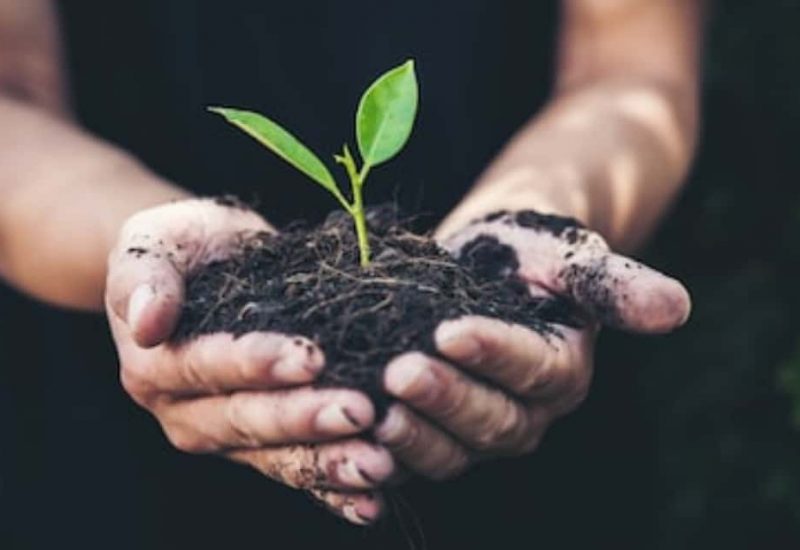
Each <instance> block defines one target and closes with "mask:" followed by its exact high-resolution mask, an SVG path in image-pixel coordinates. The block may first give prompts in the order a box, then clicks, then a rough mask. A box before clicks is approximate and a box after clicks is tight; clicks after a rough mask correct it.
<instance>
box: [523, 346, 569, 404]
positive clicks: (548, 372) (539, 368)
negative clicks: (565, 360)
mask: <svg viewBox="0 0 800 550" xmlns="http://www.w3.org/2000/svg"><path fill="white" fill-rule="evenodd" d="M558 372H559V369H558V366H557V364H556V360H555V359H554V358H553V357H552V354H546V356H545V358H544V359H543V360H542V362H541V363H540V364H539V365H530V366H529V368H526V369H525V370H524V372H523V374H522V378H521V380H520V381H519V383H518V387H517V391H518V393H519V394H520V395H523V396H532V395H534V394H537V393H540V392H543V391H544V392H546V391H547V390H548V389H549V388H550V387H551V386H552V385H553V384H554V382H555V380H556V378H557V375H558Z"/></svg>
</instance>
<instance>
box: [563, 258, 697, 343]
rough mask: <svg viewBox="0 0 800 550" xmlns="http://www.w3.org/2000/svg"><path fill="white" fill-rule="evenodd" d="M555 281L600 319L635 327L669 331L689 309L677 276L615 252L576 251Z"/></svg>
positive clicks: (615, 324) (685, 291)
mask: <svg viewBox="0 0 800 550" xmlns="http://www.w3.org/2000/svg"><path fill="white" fill-rule="evenodd" d="M557 285H558V286H559V287H560V288H561V289H563V290H564V291H565V292H566V293H567V294H569V295H570V296H571V297H572V298H573V299H574V300H575V301H576V302H577V303H578V304H580V305H581V306H583V307H584V308H585V309H586V310H587V311H589V312H590V313H592V314H593V315H594V316H595V317H596V318H597V319H598V320H600V321H601V322H602V323H603V324H606V325H610V326H615V327H618V328H623V329H627V330H632V331H636V332H645V333H663V332H669V331H671V330H673V329H675V328H677V327H679V326H680V325H682V324H684V323H685V322H686V320H687V319H688V318H689V313H690V310H691V299H690V297H689V292H688V291H687V290H686V288H685V287H684V286H683V285H682V284H681V283H680V282H678V281H677V280H675V279H672V278H670V277H667V276H666V275H663V274H661V273H659V272H658V271H655V270H653V269H650V268H649V267H647V266H645V265H642V264H640V263H638V262H636V261H634V260H631V259H629V258H626V257H624V256H619V255H617V254H610V253H602V254H596V253H586V254H583V253H576V254H575V256H573V257H572V258H571V259H570V260H569V261H568V262H567V264H566V266H565V267H564V268H563V269H561V271H560V272H559V274H558V277H557Z"/></svg>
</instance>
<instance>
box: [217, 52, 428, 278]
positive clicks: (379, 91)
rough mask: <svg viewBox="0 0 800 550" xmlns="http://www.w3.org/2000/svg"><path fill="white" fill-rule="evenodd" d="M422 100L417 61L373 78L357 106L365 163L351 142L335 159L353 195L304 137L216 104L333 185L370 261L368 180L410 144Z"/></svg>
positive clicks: (272, 147)
mask: <svg viewBox="0 0 800 550" xmlns="http://www.w3.org/2000/svg"><path fill="white" fill-rule="evenodd" d="M418 102H419V89H418V86H417V77H416V74H415V73H414V61H413V60H408V61H406V62H405V63H403V64H402V65H400V66H399V67H395V68H394V69H392V70H390V71H388V72H386V73H384V74H383V75H381V76H380V77H379V78H378V79H377V80H375V82H373V83H372V84H371V85H370V87H369V88H367V91H366V92H364V95H363V96H361V101H359V104H358V110H357V111H356V141H357V143H358V150H359V153H360V155H361V166H360V167H359V166H358V165H357V163H356V159H355V158H354V157H353V155H352V153H351V152H350V148H349V147H348V146H347V143H345V144H344V146H343V147H342V154H341V155H334V156H333V158H334V160H335V161H336V162H337V163H339V164H341V165H342V166H343V167H344V170H345V172H346V173H347V176H348V178H349V179H350V191H351V200H348V198H347V197H345V195H344V194H343V193H342V191H341V189H340V187H339V185H338V184H337V183H336V180H335V179H334V177H333V176H332V175H331V173H330V171H329V170H328V168H327V167H326V166H325V164H324V163H323V162H322V161H321V160H320V159H319V157H317V155H315V154H314V153H313V152H311V150H310V149H309V148H308V147H306V146H305V145H303V143H302V142H300V140H298V139H297V138H296V137H294V136H293V135H292V134H290V133H289V132H288V131H286V130H284V129H283V128H282V127H281V126H280V125H279V124H277V123H276V122H274V121H272V120H270V119H269V118H267V117H265V116H263V115H260V114H258V113H254V112H251V111H242V110H239V109H229V108H222V107H211V108H210V109H209V110H210V111H212V112H214V113H218V114H220V115H222V116H223V117H225V119H226V120H227V121H228V122H230V123H231V124H233V125H234V126H236V127H238V128H240V129H241V130H243V131H244V132H246V133H247V134H249V135H250V136H252V137H253V138H255V139H256V140H258V141H259V142H260V143H261V144H262V145H264V146H266V147H267V148H269V149H270V150H272V152H273V153H275V154H276V155H278V156H279V157H281V158H282V159H284V160H285V161H286V162H288V163H289V164H291V165H292V166H294V167H295V168H297V169H298V170H300V171H301V172H303V173H304V174H305V175H307V176H308V177H310V178H311V179H312V180H314V181H315V182H317V183H318V184H320V185H321V186H322V187H324V188H325V189H327V190H328V191H329V192H330V193H331V194H332V195H333V196H334V197H335V198H336V200H337V201H339V204H341V205H342V207H343V208H344V209H345V210H346V211H347V212H348V213H349V214H350V216H352V218H353V223H354V224H355V229H356V235H357V238H358V248H359V257H360V259H361V265H362V266H363V267H366V266H368V265H369V261H370V250H369V237H368V235H367V223H366V219H365V217H364V196H363V188H364V182H365V181H366V179H367V176H368V175H369V173H370V171H371V170H372V169H373V168H374V167H376V166H378V165H379V164H383V163H384V162H386V161H388V160H390V159H391V158H393V157H394V156H395V155H397V154H398V153H399V152H400V151H401V150H402V149H403V146H405V144H406V142H407V141H408V138H409V136H410V135H411V129H412V127H413V126H414V119H415V118H416V114H417V104H418Z"/></svg>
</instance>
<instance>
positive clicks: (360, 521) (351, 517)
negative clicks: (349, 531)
mask: <svg viewBox="0 0 800 550" xmlns="http://www.w3.org/2000/svg"><path fill="white" fill-rule="evenodd" d="M342 514H343V515H344V517H345V518H347V520H348V521H350V522H352V523H355V524H356V525H369V524H370V523H372V520H370V519H369V518H367V517H364V516H362V515H361V514H359V513H358V510H356V506H355V504H346V505H345V507H344V508H343V509H342Z"/></svg>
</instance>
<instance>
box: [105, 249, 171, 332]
mask: <svg viewBox="0 0 800 550" xmlns="http://www.w3.org/2000/svg"><path fill="white" fill-rule="evenodd" d="M144 250H145V249H144V248H139V247H127V248H125V249H123V250H120V251H119V252H118V253H116V254H114V255H113V256H112V258H111V259H110V261H109V271H108V282H107V286H106V302H107V305H108V307H109V309H110V310H111V313H112V314H113V315H114V316H116V317H117V319H119V320H120V321H122V322H123V323H125V324H126V325H127V327H128V330H129V331H130V335H131V337H132V338H133V340H134V341H135V342H136V344H138V345H139V346H141V347H153V346H156V345H158V344H160V343H162V342H163V341H165V340H166V339H167V338H169V336H170V334H171V333H172V331H173V329H174V328H175V324H176V322H177V320H178V316H179V315H180V310H181V304H182V303H183V294H184V288H183V276H182V275H181V274H180V273H178V271H177V270H176V269H175V267H174V266H173V264H172V263H171V262H170V261H169V260H168V259H166V258H165V257H164V255H163V254H161V253H158V252H152V251H145V252H143V251H144Z"/></svg>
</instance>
